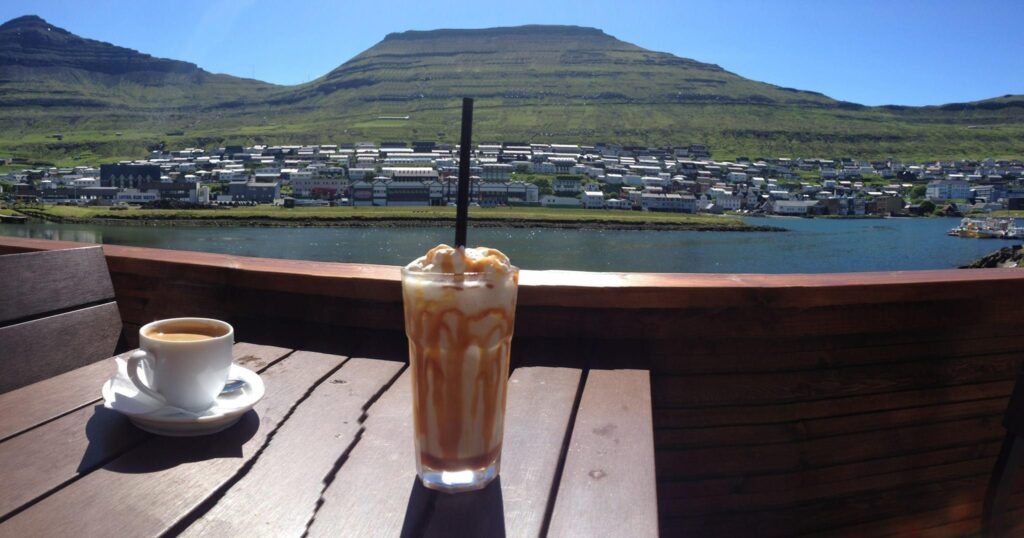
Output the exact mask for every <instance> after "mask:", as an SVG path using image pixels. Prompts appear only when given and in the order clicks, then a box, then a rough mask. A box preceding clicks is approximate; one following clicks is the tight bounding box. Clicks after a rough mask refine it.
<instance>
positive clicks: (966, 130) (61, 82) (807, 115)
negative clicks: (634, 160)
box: [0, 19, 1024, 163]
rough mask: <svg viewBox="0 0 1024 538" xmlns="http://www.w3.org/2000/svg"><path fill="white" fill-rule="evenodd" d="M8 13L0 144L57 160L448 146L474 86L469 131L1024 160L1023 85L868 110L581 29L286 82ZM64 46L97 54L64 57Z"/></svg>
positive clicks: (800, 151) (440, 46)
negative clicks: (299, 147) (949, 101)
mask: <svg viewBox="0 0 1024 538" xmlns="http://www.w3.org/2000/svg"><path fill="white" fill-rule="evenodd" d="M17 21H20V19H18V20H15V21H11V22H9V23H7V24H5V25H3V26H0V106H4V105H6V106H4V110H5V113H4V114H2V115H0V155H4V154H15V155H18V156H31V157H42V158H46V159H49V160H52V161H56V162H60V163H67V162H75V159H74V158H75V157H76V156H78V157H79V160H78V162H98V161H103V160H109V159H111V158H126V157H135V158H137V157H140V156H142V155H143V154H144V152H145V150H146V149H147V148H150V147H158V146H159V145H160V144H164V145H166V146H168V147H179V146H185V145H200V146H206V147H209V146H217V145H223V144H225V143H257V142H262V143H334V142H352V141H357V140H378V141H379V140H406V141H411V140H438V141H444V142H455V141H456V139H457V137H458V132H457V131H458V120H459V111H460V108H459V105H460V98H461V97H463V96H471V97H475V98H476V99H477V105H476V112H475V120H476V123H475V126H474V138H475V140H477V141H484V140H491V141H495V140H508V141H513V140H514V141H528V142H542V141H560V142H578V143H597V142H615V143H622V144H638V145H669V144H672V145H680V144H689V143H691V142H702V143H707V144H709V145H710V146H711V148H712V150H713V152H714V155H715V156H716V157H726V158H728V157H734V156H738V155H747V156H750V157H754V156H758V155H771V156H826V157H835V156H859V157H868V158H870V157H885V156H898V157H904V158H914V159H924V158H965V157H973V158H977V157H986V156H995V157H1021V156H1024V97H1021V96H1006V97H1003V98H997V99H992V100H989V101H982V102H978V103H969V104H958V105H947V106H943V107H863V106H860V105H856V104H853V103H844V102H840V101H836V100H833V99H830V98H828V97H826V96H824V95H821V94H818V93H814V92H807V91H799V90H793V89H787V88H781V87H778V86H773V85H770V84H765V83H761V82H756V81H752V80H748V79H745V78H743V77H741V76H738V75H736V74H733V73H730V72H728V71H725V70H723V69H722V68H720V67H718V66H716V65H711V64H705V63H701V62H698V61H694V60H689V59H685V58H679V57H676V56H673V55H670V54H665V53H660V52H653V51H648V50H645V49H643V48H640V47H637V46H635V45H632V44H629V43H625V42H622V41H619V40H617V39H615V38H614V37H611V36H609V35H607V34H605V33H603V32H601V31H600V30H596V29H590V28H578V27H568V26H524V27H515V28H494V29H487V30H436V31H429V32H404V33H399V34H390V35H388V36H387V37H386V38H385V39H384V40H383V41H381V42H380V43H378V44H377V45H375V46H374V47H371V48H370V49H368V50H366V51H364V52H363V53H361V54H359V55H358V56H356V57H355V58H352V59H351V60H349V61H347V62H345V63H344V64H342V65H341V66H340V67H338V68H337V69H335V70H333V71H331V72H330V73H328V74H326V75H325V76H323V77H321V78H320V79H317V80H315V81H313V82H310V83H308V84H303V85H300V86H293V87H280V86H271V85H268V84H264V83H260V82H257V81H251V80H246V79H239V78H235V77H227V76H224V75H212V74H210V73H206V72H205V71H202V70H201V69H199V68H197V67H195V66H193V65H191V64H186V63H184V62H175V61H172V60H159V59H155V58H151V57H149V56H146V55H142V54H139V53H136V52H134V51H129V50H128V49H121V48H119V47H114V46H113V45H108V44H105V43H99V42H95V41H89V40H83V39H81V38H78V37H77V36H74V35H73V34H69V33H67V32H64V31H62V30H60V29H57V30H60V31H61V32H64V34H67V35H64V34H59V37H60V39H59V40H58V42H57V43H56V44H54V43H49V42H45V43H43V44H40V43H39V42H38V39H36V40H35V41H33V40H28V41H26V40H25V39H24V35H25V33H26V31H25V30H24V28H25V27H30V28H35V29H36V30H38V29H39V27H40V25H46V23H45V21H42V20H41V19H33V20H29V21H21V22H17ZM16 22H17V23H16ZM15 23H16V24H15ZM12 28H14V29H16V30H17V32H14V31H12V30H11V29H12ZM5 29H6V32H5ZM37 33H38V32H37ZM49 34H53V32H48V33H47V37H48V38H49V37H50V36H49ZM5 36H6V37H5ZM40 39H41V38H40ZM76 40H77V41H76ZM82 42H87V43H86V44H87V45H88V46H85V45H83V44H82ZM5 43H6V44H5ZM69 43H71V44H74V45H75V46H76V47H79V48H83V47H84V48H85V49H87V50H89V51H91V52H90V53H89V54H84V53H78V52H76V53H74V54H71V53H69V52H67V49H68V47H69V45H68V44H69ZM12 51H13V52H12ZM69 54H70V56H69V57H70V59H68V57H66V56H68V55H69ZM12 58H14V59H13V60H12ZM26 58H29V59H32V62H34V63H32V62H27V61H26ZM162 62H163V63H162ZM112 65H113V66H114V67H111V66H112ZM406 116H408V119H386V117H406ZM54 133H60V134H61V135H62V137H63V138H62V139H61V140H57V139H55V138H53V137H51V136H50V135H52V134H54ZM117 133H120V134H119V135H118V134H117Z"/></svg>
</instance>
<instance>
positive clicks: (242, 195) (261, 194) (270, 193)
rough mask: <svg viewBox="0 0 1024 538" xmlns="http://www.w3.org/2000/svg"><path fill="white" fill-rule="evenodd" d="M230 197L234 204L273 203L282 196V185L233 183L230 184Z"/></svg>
mask: <svg viewBox="0 0 1024 538" xmlns="http://www.w3.org/2000/svg"><path fill="white" fill-rule="evenodd" d="M228 195H230V196H231V201H233V202H256V203H259V204H270V203H273V202H274V200H276V199H277V198H278V197H279V196H280V195H281V183H280V182H276V181H275V182H273V183H256V182H255V181H232V182H231V183H228Z"/></svg>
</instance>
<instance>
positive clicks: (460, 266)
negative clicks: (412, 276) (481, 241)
mask: <svg viewBox="0 0 1024 538" xmlns="http://www.w3.org/2000/svg"><path fill="white" fill-rule="evenodd" d="M406 269H407V270H409V271H418V272H423V273H450V274H465V273H494V274H501V275H505V274H508V273H510V272H511V271H512V264H511V263H510V262H509V260H508V256H506V255H505V254H503V253H502V252H501V251H500V250H498V249H494V248H488V247H472V248H465V247H459V248H454V247H450V246H448V245H438V246H436V247H434V248H432V249H430V250H429V251H427V253H426V255H424V256H421V257H419V258H416V259H415V260H413V261H412V263H410V264H409V265H407V266H406Z"/></svg>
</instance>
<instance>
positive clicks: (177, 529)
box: [161, 353, 351, 537]
mask: <svg viewBox="0 0 1024 538" xmlns="http://www.w3.org/2000/svg"><path fill="white" fill-rule="evenodd" d="M290 355H291V353H289V356H290ZM349 360H351V359H350V357H345V358H344V360H342V361H341V363H340V364H338V365H337V366H335V367H334V368H332V369H331V370H329V371H328V372H327V373H325V374H324V375H323V376H321V377H320V379H317V380H316V381H315V382H314V383H313V384H312V385H310V387H309V388H308V389H307V390H306V392H305V393H304V394H303V395H302V396H300V397H299V399H298V400H296V401H295V403H294V404H292V406H291V407H290V408H289V409H288V412H287V413H285V415H284V417H282V418H281V421H280V422H278V424H277V426H276V427H275V428H274V429H273V431H271V432H270V433H268V434H267V438H266V439H264V441H263V444H262V445H261V446H260V447H259V449H257V450H256V452H255V453H253V456H252V458H250V459H249V461H247V462H245V463H244V464H243V465H242V466H241V467H240V468H239V469H238V471H236V472H235V474H234V476H232V477H230V478H228V479H227V480H226V481H225V482H224V483H222V484H221V485H220V486H219V487H218V488H217V489H216V490H214V491H213V493H211V494H210V495H209V496H208V497H207V498H206V499H204V500H203V501H202V502H201V503H199V505H198V506H196V507H195V508H194V509H192V510H191V511H190V512H188V513H187V514H185V515H184V516H183V517H182V518H181V519H179V520H178V521H177V522H176V523H174V524H173V525H171V526H170V527H169V528H168V529H167V531H166V532H164V533H163V534H162V535H161V536H165V537H167V536H177V535H179V534H181V533H182V532H184V531H185V529H187V528H188V527H189V526H191V525H192V524H193V523H195V522H196V521H198V520H199V519H200V518H202V517H203V515H205V514H206V513H207V512H209V511H210V509H212V508H213V507H214V506H215V505H216V504H217V502H218V501H219V500H220V499H221V498H222V497H224V495H225V494H226V493H227V492H228V491H229V490H230V489H231V488H232V487H233V486H234V485H235V484H237V483H238V482H239V481H240V480H242V479H243V478H245V475H246V474H247V473H248V472H249V470H250V469H252V468H253V466H255V465H256V462H257V461H259V459H260V456H261V455H262V454H263V452H264V451H266V449H267V447H268V446H270V443H271V442H273V440H274V436H275V435H277V432H278V431H280V430H281V427H282V426H284V425H285V424H286V423H287V422H288V419H289V418H291V416H292V415H293V414H294V413H295V410H296V409H298V408H299V406H300V405H302V403H303V402H305V401H306V400H307V399H309V397H310V396H312V394H313V392H314V391H316V389H317V388H318V387H319V386H320V385H321V384H322V383H323V382H324V381H326V380H327V379H329V378H330V377H331V376H333V375H334V374H335V373H337V372H338V370H340V369H341V367H343V366H345V364H347V363H348V361H349Z"/></svg>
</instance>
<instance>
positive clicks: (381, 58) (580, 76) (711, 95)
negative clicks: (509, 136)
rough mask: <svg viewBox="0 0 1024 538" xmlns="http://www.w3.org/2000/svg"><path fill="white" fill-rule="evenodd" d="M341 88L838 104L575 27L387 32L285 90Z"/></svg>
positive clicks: (377, 93)
mask: <svg viewBox="0 0 1024 538" xmlns="http://www.w3.org/2000/svg"><path fill="white" fill-rule="evenodd" d="M343 90H358V92H353V93H352V97H354V98H356V99H357V100H360V101H371V100H378V101H391V102H393V101H417V100H433V99H451V98H456V97H460V96H463V95H470V96H473V97H476V98H477V99H488V98H494V99H503V100H512V101H515V103H516V104H522V103H523V101H524V100H525V101H530V100H547V101H552V100H554V101H563V102H566V103H568V104H582V103H585V102H588V101H589V102H590V103H591V104H600V103H601V102H609V103H647V104H653V103H684V102H691V103H753V104H793V105H811V106H836V105H838V104H839V103H838V102H836V101H834V100H832V99H829V98H828V97H825V96H823V95H821V94H818V93H813V92H803V91H797V90H791V89H786V88H780V87H777V86H772V85H770V84H764V83H761V82H754V81H751V80H747V79H744V78H742V77H740V76H737V75H735V74H733V73H729V72H728V71H725V70H724V69H722V68H721V67H719V66H717V65H713V64H707V63H702V62H698V61H696V60H690V59H687V58H680V57H677V56H673V55H671V54H666V53H663V52H653V51H649V50H646V49H644V48H641V47H638V46H636V45H633V44H631V43H626V42H624V41H620V40H618V39H616V38H614V37H612V36H610V35H608V34H606V33H604V32H602V31H601V30H598V29H596V28H582V27H578V26H541V25H531V26H518V27H512V28H487V29H482V30H432V31H410V32H402V33H395V34H389V35H388V36H387V37H385V38H384V40H383V41H381V42H380V43H378V44H376V45H374V46H373V47H371V48H369V49H367V50H366V51H364V52H363V53H361V54H359V55H358V56H356V57H355V58H352V59H351V60H349V61H348V62H345V63H344V64H342V65H341V66H340V67H338V68H337V69H335V70H333V71H331V72H330V73H328V74H327V75H325V76H324V77H322V78H320V79H319V80H316V81H314V82H312V83H310V84H307V85H304V86H303V87H302V88H301V89H299V90H298V91H296V92H293V93H292V96H293V97H299V98H307V97H311V96H313V95H316V94H333V93H335V92H339V91H343ZM342 99H344V97H342Z"/></svg>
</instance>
